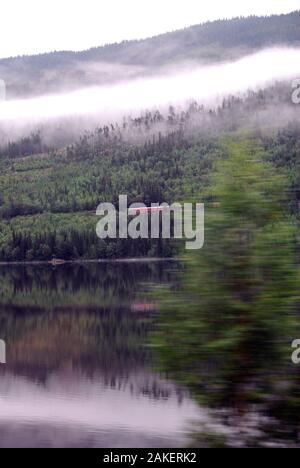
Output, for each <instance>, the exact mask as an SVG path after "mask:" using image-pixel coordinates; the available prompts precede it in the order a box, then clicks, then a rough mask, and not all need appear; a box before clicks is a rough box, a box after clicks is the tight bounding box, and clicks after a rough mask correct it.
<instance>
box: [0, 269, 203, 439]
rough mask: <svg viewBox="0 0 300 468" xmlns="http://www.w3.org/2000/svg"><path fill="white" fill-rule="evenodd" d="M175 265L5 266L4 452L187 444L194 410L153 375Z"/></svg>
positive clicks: (0, 300)
mask: <svg viewBox="0 0 300 468" xmlns="http://www.w3.org/2000/svg"><path fill="white" fill-rule="evenodd" d="M174 268H175V267H174V263H172V262H150V263H149V262H148V263H146V262H144V263H143V262H129V263H100V264H81V265H79V264H74V265H63V266H59V267H56V268H54V267H51V266H47V265H35V266H1V267H0V339H3V340H5V342H6V347H7V349H6V353H7V356H6V360H7V363H6V364H0V415H1V416H0V431H1V438H0V446H1V447H163V446H167V447H178V446H179V447H180V446H184V445H185V444H186V443H187V438H186V437H187V436H186V430H187V429H189V424H190V422H191V420H192V419H193V418H195V415H196V413H197V411H198V410H197V406H196V404H195V403H194V402H193V401H192V400H191V398H190V397H189V396H188V395H187V394H186V392H185V391H184V390H183V389H180V388H178V387H177V386H176V385H175V384H174V383H173V382H172V381H170V380H168V379H167V378H166V376H164V375H160V374H159V373H157V372H156V371H155V370H154V366H153V358H152V356H151V351H150V349H149V347H148V346H147V343H148V336H149V332H150V331H151V329H152V327H153V326H154V323H155V314H154V313H153V310H152V305H151V301H150V299H149V294H148V291H149V288H151V286H152V285H153V284H158V283H170V282H171V281H172V280H173V276H174Z"/></svg>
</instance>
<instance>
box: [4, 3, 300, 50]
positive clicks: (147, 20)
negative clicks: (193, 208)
mask: <svg viewBox="0 0 300 468" xmlns="http://www.w3.org/2000/svg"><path fill="white" fill-rule="evenodd" d="M298 9H300V0H251V1H242V0H1V3H0V20H1V21H0V58H3V57H9V56H15V55H22V54H35V53H42V52H49V51H53V50H84V49H88V48H90V47H95V46H99V45H103V44H105V43H112V42H120V41H122V40H125V39H127V40H129V39H139V38H145V37H149V36H153V35H157V34H160V33H163V32H166V31H172V30H174V29H180V28H183V27H185V26H189V25H191V24H198V23H202V22H205V21H208V20H214V19H218V18H230V17H233V16H239V15H243V16H249V15H251V14H256V15H269V14H274V13H288V12H290V11H293V10H298Z"/></svg>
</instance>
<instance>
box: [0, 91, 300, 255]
mask: <svg viewBox="0 0 300 468" xmlns="http://www.w3.org/2000/svg"><path fill="white" fill-rule="evenodd" d="M288 93H289V90H288V89H287V88H286V87H285V86H284V85H279V84H278V85H276V86H274V87H270V88H268V89H267V90H264V91H263V90H259V91H257V92H256V93H254V92H249V93H248V94H247V95H245V96H244V97H239V98H238V97H234V96H231V97H228V98H226V99H224V100H223V102H222V104H221V105H220V106H219V107H218V108H216V109H210V108H205V107H203V106H202V105H200V104H197V103H196V102H193V103H191V104H190V105H189V106H188V107H187V108H186V109H185V110H184V111H183V110H176V109H175V108H174V107H170V108H169V111H168V113H166V114H163V113H161V112H160V111H158V110H157V111H153V112H145V113H144V114H142V115H141V116H139V117H136V118H124V119H123V123H122V124H108V125H106V126H104V127H99V128H98V129H96V130H95V131H94V132H90V133H86V134H84V135H83V136H81V137H80V138H79V139H78V141H77V142H75V143H74V144H72V145H69V146H67V147H65V148H60V149H56V150H51V149H49V148H47V146H46V145H45V144H44V143H43V139H42V135H41V134H40V133H37V134H32V135H29V136H28V137H26V138H25V137H24V138H22V139H20V140H18V141H16V142H10V143H9V144H8V145H4V146H3V147H2V148H0V169H1V175H0V216H1V228H0V260H2V261H24V260H27V261H31V260H50V259H51V258H52V257H59V258H62V259H65V260H75V259H79V258H86V259H93V258H113V257H132V256H157V255H158V256H170V255H173V254H175V253H176V252H177V250H176V249H177V248H178V245H176V244H174V242H170V241H162V240H152V241H151V240H137V241H133V240H116V241H110V242H104V241H100V240H99V239H98V238H97V237H96V230H95V229H96V224H97V221H98V218H97V217H96V216H95V212H96V208H97V206H98V205H99V203H101V202H104V201H109V202H112V203H114V204H117V203H118V197H119V195H120V194H126V195H127V196H128V203H129V204H130V203H132V202H144V203H145V204H146V205H150V204H151V203H152V202H163V201H164V202H167V203H172V202H174V201H183V200H186V199H192V198H193V199H194V198H195V197H196V198H197V201H204V200H205V188H206V187H207V184H208V183H209V179H210V173H211V171H212V169H213V167H214V164H215V162H216V161H217V160H218V159H220V158H225V157H227V152H226V150H225V149H224V145H223V144H222V141H223V139H224V135H226V136H227V137H228V136H229V137H230V138H233V139H236V138H240V135H243V134H245V131H246V134H245V135H247V136H248V137H250V138H251V139H254V140H256V141H257V142H258V143H259V144H261V145H262V147H263V148H264V151H265V152H264V158H266V159H268V160H270V161H271V162H272V163H274V165H275V166H277V167H280V171H282V170H283V171H285V172H287V173H288V176H289V181H290V188H289V191H290V192H289V197H288V199H289V203H288V206H287V210H289V211H291V212H292V211H293V212H294V213H296V214H297V212H298V200H299V199H300V192H299V189H298V185H299V184H298V182H299V177H300V172H299V167H300V166H299V158H300V144H299V141H300V139H299V137H300V122H299V118H297V115H298V114H297V110H296V109H297V106H294V105H293V104H292V103H290V104H288ZM280 100H281V101H282V106H284V105H285V106H286V107H285V120H284V122H285V123H284V125H283V122H281V124H280V125H279V126H278V128H277V127H276V123H275V120H274V119H273V120H272V125H270V121H269V118H270V116H271V115H272V114H273V113H274V107H273V106H275V105H277V106H278V105H279V102H280ZM295 112H296V114H295ZM298 117H299V115H298ZM245 129H247V130H245ZM29 153H30V154H29Z"/></svg>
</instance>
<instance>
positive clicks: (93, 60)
mask: <svg viewBox="0 0 300 468" xmlns="http://www.w3.org/2000/svg"><path fill="white" fill-rule="evenodd" d="M299 22H300V12H299V11H295V12H293V13H289V14H287V15H273V16H270V17H256V16H251V17H248V18H234V19H230V20H219V21H213V22H208V23H205V24H200V25H196V26H191V27H189V28H185V29H183V30H179V31H174V32H170V33H166V34H162V35H160V36H156V37H153V38H149V39H145V40H139V41H124V42H122V43H120V44H110V45H106V46H103V47H95V48H92V49H90V50H87V51H83V52H68V51H62V52H52V53H50V54H41V55H36V56H23V57H15V58H7V59H2V60H0V77H1V78H2V79H4V80H5V82H6V87H7V97H8V99H11V98H22V97H29V96H37V95H41V94H48V93H57V92H63V91H66V90H68V91H70V90H75V89H79V88H82V87H86V86H93V85H104V84H108V83H109V84H112V83H117V82H120V81H124V80H128V79H132V78H137V77H143V76H147V75H151V74H153V73H154V72H155V71H158V72H159V71H160V70H161V71H163V70H164V68H163V67H165V66H168V65H177V66H179V65H180V63H181V62H189V61H192V62H194V63H195V62H196V63H199V64H202V65H203V64H210V63H215V62H219V61H225V60H227V61H228V60H233V59H237V58H240V57H242V56H244V55H246V54H248V53H252V52H255V51H259V50H261V49H263V48H268V47H275V46H299V44H300V30H299Z"/></svg>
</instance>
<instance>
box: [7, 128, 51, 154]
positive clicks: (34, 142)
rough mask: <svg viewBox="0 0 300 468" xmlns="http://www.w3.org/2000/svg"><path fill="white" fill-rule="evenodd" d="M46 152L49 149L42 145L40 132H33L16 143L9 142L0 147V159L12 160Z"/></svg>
mask: <svg viewBox="0 0 300 468" xmlns="http://www.w3.org/2000/svg"><path fill="white" fill-rule="evenodd" d="M47 151H49V148H48V146H47V145H46V144H45V143H43V141H42V138H41V134H40V132H33V133H31V134H30V135H29V136H26V137H22V138H20V139H19V140H16V141H9V142H8V143H7V144H6V145H4V146H0V157H2V158H3V157H8V158H11V159H14V158H20V157H24V156H31V155H33V154H41V153H45V152H47Z"/></svg>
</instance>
